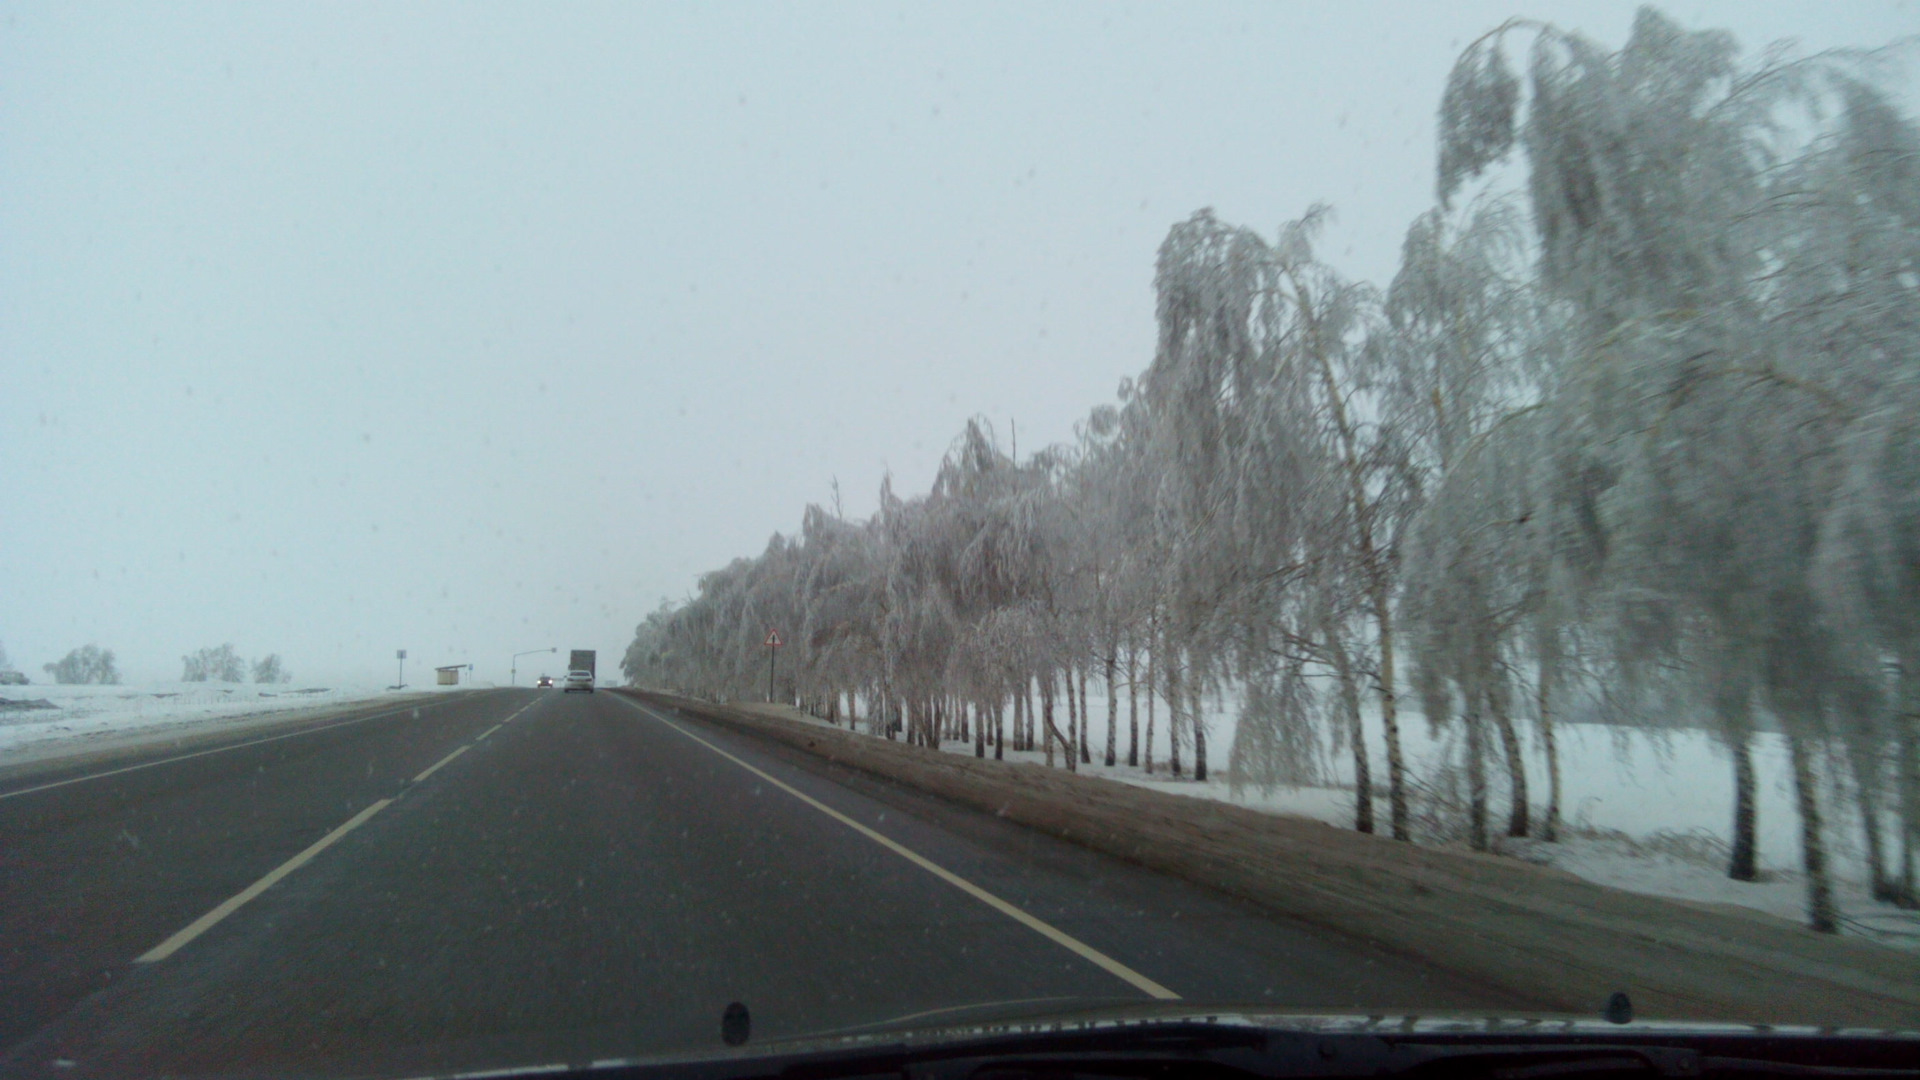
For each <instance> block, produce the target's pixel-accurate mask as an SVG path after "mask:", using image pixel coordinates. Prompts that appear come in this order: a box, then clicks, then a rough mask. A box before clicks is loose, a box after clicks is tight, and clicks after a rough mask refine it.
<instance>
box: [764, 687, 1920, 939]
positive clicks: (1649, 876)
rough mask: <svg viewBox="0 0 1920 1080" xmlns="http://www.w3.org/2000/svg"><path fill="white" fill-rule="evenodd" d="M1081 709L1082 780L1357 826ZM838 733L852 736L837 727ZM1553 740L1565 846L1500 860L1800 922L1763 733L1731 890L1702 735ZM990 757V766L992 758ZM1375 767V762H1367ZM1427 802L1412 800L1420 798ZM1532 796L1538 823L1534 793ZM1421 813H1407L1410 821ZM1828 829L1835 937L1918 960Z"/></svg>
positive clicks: (1897, 921)
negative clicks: (1181, 766)
mask: <svg viewBox="0 0 1920 1080" xmlns="http://www.w3.org/2000/svg"><path fill="white" fill-rule="evenodd" d="M1089 706H1090V710H1089V711H1091V712H1092V713H1093V715H1094V717H1095V718H1096V719H1095V722H1094V727H1093V733H1094V738H1093V745H1092V747H1091V749H1092V753H1093V762H1092V763H1091V764H1086V765H1082V766H1080V770H1081V773H1082V774H1083V775H1085V776H1089V777H1094V778H1098V779H1103V780H1108V781H1113V782H1117V783H1122V784H1128V785H1132V786H1136V787H1141V788H1146V789H1149V790H1153V791H1159V792H1164V793H1166V794H1170V795H1180V796H1186V797H1188V798H1196V799H1205V800H1212V801H1217V802H1222V803H1228V804H1231V805H1235V806H1241V807H1245V808H1247V809H1249V810H1255V811H1259V812H1262V813H1267V814H1274V815H1278V816H1284V817H1293V818H1304V819H1307V820H1311V821H1318V822H1323V823H1325V824H1328V825H1332V826H1335V827H1338V828H1345V829H1350V828H1352V826H1353V820H1354V789H1353V785H1352V781H1351V779H1350V778H1349V777H1347V776H1343V775H1341V774H1342V773H1343V772H1344V770H1343V769H1341V768H1340V765H1341V762H1339V761H1337V760H1335V761H1329V762H1327V763H1325V764H1324V765H1323V766H1322V772H1323V779H1322V781H1321V782H1320V783H1318V784H1300V785H1280V786H1277V787H1274V788H1272V789H1271V790H1268V791H1261V790H1260V789H1258V788H1255V787H1251V786H1247V787H1243V788H1241V789H1240V790H1237V791H1236V790H1235V788H1234V786H1233V784H1232V783H1231V782H1230V781H1229V780H1228V779H1227V770H1226V769H1225V768H1223V767H1222V764H1223V762H1222V758H1224V757H1225V755H1224V754H1222V753H1218V752H1217V753H1216V756H1215V760H1214V772H1213V774H1212V775H1211V776H1210V777H1209V778H1208V780H1207V781H1206V782H1204V783H1202V782H1198V781H1195V780H1193V779H1192V777H1191V775H1187V776H1181V777H1175V776H1173V775H1171V774H1170V773H1169V772H1168V770H1167V765H1166V747H1165V745H1164V742H1163V743H1162V744H1161V745H1160V747H1159V748H1158V750H1157V752H1156V758H1157V761H1156V768H1155V771H1154V772H1152V773H1149V772H1147V771H1146V770H1145V768H1143V767H1134V766H1128V765H1127V764H1126V761H1125V752H1126V751H1125V747H1126V735H1125V730H1124V720H1123V721H1122V733H1121V736H1120V739H1119V740H1118V742H1119V746H1120V752H1119V761H1118V763H1116V765H1115V766H1114V767H1113V768H1108V767H1107V766H1106V765H1105V764H1104V758H1105V740H1106V732H1105V702H1104V701H1103V700H1101V699H1100V698H1098V697H1097V696H1093V695H1090V701H1089ZM733 707H734V708H739V709H743V710H746V711H750V712H761V711H771V712H772V713H773V714H774V715H779V716H783V717H787V718H789V719H795V720H800V721H804V722H806V723H809V724H815V725H819V726H822V727H833V726H835V725H831V724H828V723H827V722H826V721H825V720H821V719H817V718H815V717H812V716H809V715H807V714H806V713H804V712H802V711H800V710H797V709H790V708H783V707H779V706H767V705H759V704H748V703H736V704H734V705H733ZM1219 719H1224V718H1219ZM1412 720H1413V722H1408V718H1404V717H1403V719H1402V723H1403V724H1405V732H1406V749H1407V754H1408V759H1409V769H1410V770H1412V771H1413V772H1414V773H1415V774H1416V776H1417V777H1431V776H1432V775H1433V770H1434V767H1435V765H1436V764H1437V763H1440V762H1442V761H1444V760H1445V758H1446V753H1447V750H1448V747H1447V745H1446V744H1445V742H1444V741H1441V740H1436V739H1433V738H1430V737H1429V736H1428V733H1427V732H1426V731H1425V729H1426V725H1425V724H1424V723H1420V722H1418V718H1417V717H1414V718H1412ZM1216 723H1218V720H1216ZM1220 727H1226V728H1227V731H1228V732H1230V731H1231V727H1230V725H1228V724H1225V723H1219V724H1218V726H1217V727H1215V730H1216V731H1218V730H1219V729H1220ZM838 730H841V731H845V730H847V728H846V727H845V726H844V725H842V726H839V727H838ZM855 730H856V732H857V733H858V734H861V735H865V736H869V737H872V738H880V736H877V735H872V734H871V733H870V732H868V731H866V729H865V727H864V725H862V726H861V727H859V728H857V729H855ZM1560 739H1561V742H1562V754H1563V762H1566V763H1567V764H1568V768H1567V776H1566V781H1565V783H1566V792H1565V795H1564V798H1565V799H1566V802H1567V805H1568V811H1567V818H1568V820H1567V821H1566V822H1565V824H1564V825H1563V826H1562V829H1561V836H1560V839H1559V841H1558V842H1555V843H1546V842H1544V841H1541V840H1538V839H1509V838H1504V837H1503V838H1500V839H1498V840H1497V841H1496V842H1495V846H1494V851H1495V853H1496V854H1499V855H1503V856H1507V857H1510V858H1514V859H1518V860H1520V861H1523V862H1528V863H1532V864H1534V865H1538V866H1548V867H1552V868H1554V869H1557V870H1562V871H1565V872H1567V873H1570V874H1572V875H1574V876H1576V877H1579V878H1581V879H1583V880H1586V881H1590V882H1592V883H1594V884H1596V885H1605V886H1608V887H1610V888H1615V889H1621V890H1624V891H1627V892H1634V893H1640V894H1642V895H1646V896H1657V897H1663V898H1666V899H1670V900H1682V901H1687V902H1689V903H1694V904H1702V905H1707V906H1710V907H1714V908H1720V909H1726V908H1736V909H1743V910H1746V911H1752V912H1760V913H1762V914H1765V915H1768V916H1772V917H1774V918H1778V919H1782V920H1785V921H1787V922H1790V923H1794V924H1804V922H1805V918H1806V904H1807V897H1806V884H1805V879H1804V878H1803V877H1802V875H1801V874H1800V872H1799V870H1798V869H1797V868H1796V867H1795V860H1796V859H1797V857H1798V848H1797V846H1796V839H1795V835H1794V834H1795V831H1796V830H1797V829H1798V828H1799V818H1798V816H1797V814H1796V812H1795V810H1794V809H1793V805H1792V802H1791V791H1790V789H1789V788H1788V782H1789V780H1788V775H1787V764H1786V752H1785V748H1784V746H1776V745H1774V743H1776V742H1778V741H1779V740H1778V739H1777V738H1776V737H1773V736H1764V735H1763V736H1762V737H1761V738H1760V740H1759V743H1760V745H1759V746H1758V747H1757V753H1756V759H1757V765H1758V766H1759V771H1760V773H1761V783H1760V790H1759V794H1760V804H1761V805H1760V815H1761V822H1762V844H1761V853H1760V854H1761V875H1760V880H1758V881H1752V882H1743V881H1734V880H1732V879H1731V878H1728V877H1727V876H1726V871H1725V867H1726V862H1727V842H1726V837H1725V829H1726V823H1725V822H1724V821H1723V820H1721V819H1722V818H1724V817H1725V815H1726V812H1727V811H1726V808H1727V806H1728V805H1729V804H1730V798H1731V789H1730V782H1729V781H1728V779H1727V775H1728V768H1727V766H1726V765H1725V757H1724V754H1723V753H1722V752H1721V751H1719V750H1718V748H1717V746H1716V745H1715V744H1714V743H1713V741H1712V739H1711V738H1709V737H1708V736H1707V735H1706V734H1705V733H1704V732H1697V731H1673V730H1665V731H1644V730H1638V729H1624V728H1610V727H1604V726H1600V725H1592V724H1566V725H1562V727H1561V732H1560ZM1225 743H1226V740H1222V743H1221V746H1222V750H1224V749H1225ZM941 749H942V750H944V751H946V752H947V753H951V754H959V755H963V756H967V757H971V756H972V755H973V744H972V743H971V742H966V743H961V742H948V743H945V744H943V745H942V747H941ZM987 754H988V756H989V757H991V756H992V749H991V748H988V751H987ZM1383 758H1384V753H1381V754H1379V755H1377V756H1376V758H1375V760H1376V762H1378V761H1380V760H1382V759H1383ZM1006 760H1008V761H1024V762H1032V763H1035V764H1042V763H1044V762H1045V760H1046V755H1045V754H1044V753H1041V752H1038V751H1014V750H1008V751H1007V752H1006ZM1189 767H1190V762H1189ZM1380 771H1381V769H1380V766H1378V765H1376V766H1375V780H1376V784H1377V785H1378V784H1381V779H1380V777H1379V772H1380ZM1542 771H1544V766H1542ZM1423 794H1425V793H1424V792H1416V799H1418V798H1419V797H1420V796H1421V795H1423ZM1535 795H1536V798H1535V799H1534V802H1535V807H1534V809H1535V813H1536V817H1537V815H1538V813H1539V806H1538V802H1539V799H1538V795H1539V793H1537V792H1536V793H1535ZM1504 799H1505V792H1504V789H1496V791H1495V799H1494V803H1493V805H1494V807H1495V809H1496V814H1498V813H1499V812H1500V811H1503V810H1504V807H1505V805H1506V804H1505V802H1504ZM1374 806H1375V814H1376V816H1377V818H1378V819H1379V820H1380V821H1382V822H1384V821H1385V817H1386V812H1387V806H1386V791H1385V789H1384V787H1383V786H1382V787H1381V788H1380V790H1379V791H1378V792H1377V794H1376V795H1375V799H1374ZM1422 809H1423V808H1422V807H1421V806H1419V805H1416V806H1415V808H1414V816H1415V818H1416V819H1418V818H1419V817H1420V816H1421V812H1422ZM1428 812H1429V813H1431V811H1430V810H1429V811H1428ZM1835 817H1836V819H1837V820H1836V821H1835V822H1832V823H1830V824H1829V828H1828V831H1829V834H1830V837H1829V843H1830V844H1831V846H1832V849H1833V850H1832V859H1833V867H1834V888H1835V902H1836V905H1837V906H1838V908H1839V911H1840V915H1841V928H1842V932H1843V933H1846V934H1851V935H1857V936H1861V937H1865V938H1868V939H1871V940H1873V941H1875V942H1878V943H1880V944H1884V945H1889V946H1893V947H1896V948H1902V949H1906V950H1909V951H1914V952H1920V912H1915V911H1907V910H1902V909H1900V908H1898V907H1895V906H1894V905H1892V904H1888V903H1884V902H1881V901H1877V900H1874V899H1873V898H1872V897H1871V895H1869V893H1868V890H1867V887H1866V884H1865V880H1866V874H1865V865H1864V862H1863V861H1862V859H1861V858H1860V853H1859V849H1858V845H1857V844H1855V843H1853V842H1852V841H1851V839H1850V837H1849V836H1848V835H1846V831H1845V825H1846V824H1847V823H1848V819H1847V818H1846V815H1845V814H1844V813H1837V814H1835ZM1716 826H1717V827H1716ZM1417 827H1418V826H1416V828H1417ZM1422 841H1423V844H1424V845H1425V846H1431V847H1438V848H1441V849H1443V850H1444V849H1452V850H1461V851H1465V850H1466V845H1465V844H1463V843H1459V842H1457V841H1448V840H1443V839H1436V838H1434V837H1422Z"/></svg>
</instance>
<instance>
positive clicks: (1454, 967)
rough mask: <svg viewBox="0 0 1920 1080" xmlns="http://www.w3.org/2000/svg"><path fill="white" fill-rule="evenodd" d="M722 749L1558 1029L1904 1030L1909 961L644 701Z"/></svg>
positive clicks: (1354, 838) (1224, 810)
mask: <svg viewBox="0 0 1920 1080" xmlns="http://www.w3.org/2000/svg"><path fill="white" fill-rule="evenodd" d="M648 699H649V700H652V701H653V702H655V703H657V704H665V705H668V706H670V707H674V708H677V709H679V710H680V711H681V712H682V713H683V714H685V715H692V716H697V717H700V718H702V719H705V720H708V721H709V722H713V723H716V724H719V725H723V726H725V727H727V728H729V729H731V730H735V731H739V732H743V733H746V734H750V735H754V736H756V737H758V738H760V739H762V740H765V741H767V742H770V743H779V744H783V745H785V746H787V747H790V748H792V749H795V750H801V751H804V752H806V753H808V754H812V755H815V756H818V757H821V758H825V759H827V760H828V761H830V762H832V763H835V764H837V765H840V766H843V767H846V768H849V769H854V770H858V771H862V772H867V773H870V774H873V775H875V776H878V777H883V778H885V779H888V780H891V781H894V782H896V783H899V784H901V785H904V786H906V787H909V788H911V789H913V790H915V791H917V792H922V793H925V794H928V795H932V796H937V797H939V798H943V799H946V800H949V801H952V802H955V803H959V804H961V805H963V806H969V807H972V808H974V809H978V810H984V811H986V812H988V813H993V814H995V815H997V816H1000V817H1003V818H1006V819H1008V820H1011V821H1014V822H1016V823H1019V824H1023V825H1026V826H1029V827H1032V828H1035V829H1039V830H1041V831H1043V832H1047V833H1050V834H1052V835H1055V836H1058V837H1061V838H1063V839H1068V840H1071V841H1073V842H1075V843H1078V844H1081V845H1083V846H1085V847H1089V848H1092V849H1094V850H1098V851H1101V852H1103V853H1106V854H1109V855H1113V856H1117V857H1119V858H1122V859H1125V860H1128V861H1130V862H1134V863H1137V864H1139V865H1142V866H1146V867H1148V868H1151V869H1155V870H1158V871H1161V872H1164V873H1169V874H1172V875H1174V876H1177V877H1181V878H1184V879H1186V880H1189V881H1193V882H1195V883H1197V884H1200V885H1203V886H1206V887H1209V888H1212V889H1214V890H1217V891H1220V892H1224V893H1227V894H1229V895H1233V896H1236V897H1240V898H1242V899H1245V900H1248V901H1252V902H1254V903H1256V904H1258V905H1260V906H1261V907H1263V908H1265V909H1266V910H1269V911H1271V912H1273V913H1274V914H1276V915H1279V916H1282V917H1285V918H1290V919H1295V920H1298V921H1301V922H1305V923H1308V924H1311V925H1315V926H1321V927H1325V928H1327V929H1330V930H1335V931H1337V932H1340V933H1342V934H1346V935H1349V936H1355V937H1360V938H1363V939H1365V940H1369V941H1373V942H1376V943H1378V944H1380V945H1381V946H1382V947H1385V948H1388V949H1390V950H1391V951H1394V952H1397V953H1400V954H1403V955H1407V956H1411V957H1416V958H1419V959H1422V960H1425V961H1426V962H1428V963H1432V964H1434V965H1436V966H1438V967H1441V968H1443V969H1445V970H1448V971H1451V972H1456V973H1458V974H1460V975H1462V976H1466V977H1469V978H1474V979H1476V980H1479V981H1484V982H1486V983H1488V984H1489V985H1492V986H1497V987H1500V988H1502V989H1504V990H1506V991H1508V992H1510V993H1512V994H1514V995H1516V996H1520V997H1524V998H1527V999H1531V1000H1541V1001H1546V1002H1550V1003H1552V1007H1554V1008H1557V1009H1560V1010H1564V1011H1566V1012H1570V1013H1576V1014H1577V1013H1589V1012H1594V1011H1596V1010H1597V1009H1598V1008H1599V1006H1600V1003H1603V1002H1604V1001H1605V1000H1606V997H1607V995H1608V994H1609V993H1611V992H1613V991H1615V990H1625V991H1627V992H1628V993H1629V994H1630V995H1631V996H1632V997H1633V1000H1634V1001H1635V1002H1636V1004H1637V1005H1638V1006H1639V1007H1640V1011H1641V1013H1642V1015H1646V1016H1652V1017H1662V1018H1673V1019H1694V1020H1710V1019H1718V1020H1741V1021H1754V1022H1775V1023H1779V1022H1798V1023H1808V1022H1815V1023H1834V1024H1850V1025H1856V1026H1857V1025H1862V1024H1867V1025H1873V1024H1879V1025H1885V1026H1889V1027H1912V1026H1913V1025H1914V1023H1915V1018H1916V1017H1920V973H1916V971H1915V969H1914V968H1913V965H1912V958H1911V957H1910V956H1906V955H1904V954H1901V953H1898V952H1896V951H1894V950H1890V949H1886V948H1883V947H1879V946H1875V945H1872V944H1869V943H1865V942H1861V941H1857V940H1846V939H1835V938H1832V937H1829V936H1826V935H1819V934H1814V933H1812V932H1811V931H1807V930H1804V929H1802V928H1799V927H1795V926H1789V925H1785V924H1781V923H1778V922H1777V921H1774V920H1761V919H1754V918H1749V917H1745V916H1741V915H1732V914H1727V913H1723V912H1716V911H1711V910H1707V909H1704V908H1701V907H1698V906H1694V905H1687V904H1682V903H1676V902H1670V901H1665V900H1661V899H1659V898H1656V897H1648V896H1642V895H1638V894H1634V893H1627V892H1623V891H1620V890H1616V889H1609V888H1606V887H1604V886H1599V885H1594V884H1592V883H1589V882H1586V881H1582V880H1580V879H1578V878H1575V877H1573V876H1572V875H1570V874H1565V873H1561V872H1558V871H1553V870H1549V869H1546V868H1543V867H1538V866H1533V865H1530V864H1526V863H1521V862H1518V861H1515V860H1509V859H1501V858H1498V857H1495V856H1485V855H1475V854H1471V853H1465V852H1452V851H1440V850H1434V849H1431V848H1418V847H1412V846H1409V845H1405V844H1398V843H1395V842H1393V841H1390V840H1386V839H1383V838H1380V837H1376V836H1368V835H1364V834H1360V833H1356V832H1352V831H1349V830H1342V829H1336V828H1333V827H1331V826H1327V825H1324V824H1321V823H1319V822H1311V821H1304V820H1298V819H1288V818H1279V817H1275V816H1273V815H1268V814H1261V813H1259V812H1257V811H1252V810H1248V809H1245V808H1241V807H1235V806H1230V805H1223V804H1216V803H1211V802H1206V801H1202V800H1194V799H1186V798H1182V797H1180V796H1177V795H1169V794H1165V793H1161V792H1155V791H1150V790H1144V789H1140V788H1137V787H1132V786H1129V785H1123V784H1116V783H1110V782H1106V781H1103V780H1101V779H1100V778H1098V777H1093V776H1079V775H1075V774H1071V773H1067V772H1065V771H1063V770H1048V769H1045V768H1043V767H1039V766H1033V765H1027V764H1017V763H1012V762H996V761H991V760H975V759H973V758H968V757H962V756H959V755H953V754H942V753H938V752H935V751H931V750H926V749H922V748H918V747H912V746H907V745H905V744H904V743H896V742H889V741H887V740H884V739H875V738H870V737H866V736H861V735H857V734H853V733H850V732H847V731H844V730H841V729H836V728H831V727H824V726H821V725H817V724H811V723H806V722H804V721H801V720H797V719H787V718H783V717H780V716H775V715H766V714H765V713H763V712H762V711H761V710H757V709H756V710H751V711H750V710H747V709H743V708H732V707H725V706H716V705H712V704H709V703H704V702H697V701H692V700H690V699H684V698H673V697H669V696H661V695H649V696H648Z"/></svg>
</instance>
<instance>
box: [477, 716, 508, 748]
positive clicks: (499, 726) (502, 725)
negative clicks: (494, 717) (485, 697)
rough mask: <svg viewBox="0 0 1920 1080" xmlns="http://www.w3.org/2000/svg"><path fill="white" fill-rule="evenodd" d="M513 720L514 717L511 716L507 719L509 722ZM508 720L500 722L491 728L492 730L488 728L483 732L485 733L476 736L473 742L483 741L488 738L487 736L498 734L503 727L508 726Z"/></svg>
mask: <svg viewBox="0 0 1920 1080" xmlns="http://www.w3.org/2000/svg"><path fill="white" fill-rule="evenodd" d="M511 719H513V717H511V716H509V717H507V720H511ZM507 720H502V721H500V722H499V723H498V724H495V725H493V726H492V727H490V728H488V729H487V730H485V731H483V732H481V733H480V734H478V735H476V736H474V739H473V741H474V742H479V741H480V740H482V739H484V738H486V737H487V736H489V735H491V734H493V733H494V732H496V731H499V730H500V729H501V728H502V727H504V726H506V723H507Z"/></svg>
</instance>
